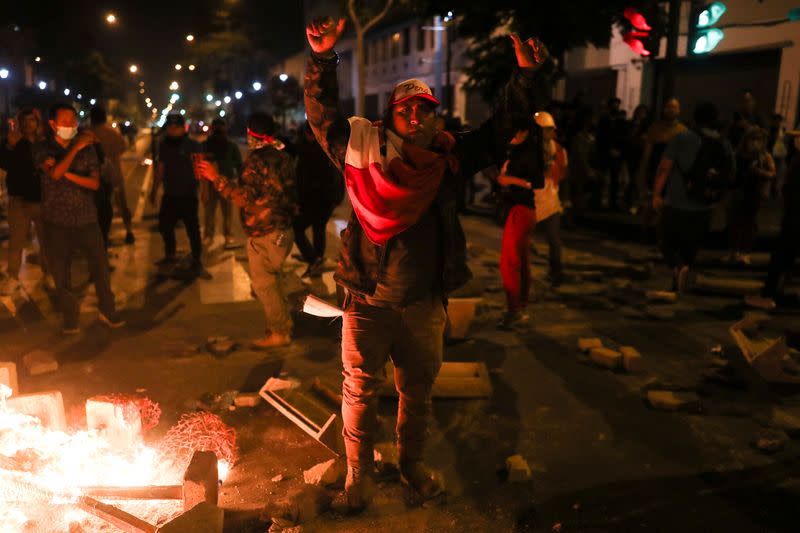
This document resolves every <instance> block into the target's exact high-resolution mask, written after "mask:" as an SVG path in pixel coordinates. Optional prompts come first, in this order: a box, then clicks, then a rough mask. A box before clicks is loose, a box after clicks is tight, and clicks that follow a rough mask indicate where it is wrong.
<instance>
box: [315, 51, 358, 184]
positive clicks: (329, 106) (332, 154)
mask: <svg viewBox="0 0 800 533" xmlns="http://www.w3.org/2000/svg"><path fill="white" fill-rule="evenodd" d="M303 96H304V102H305V107H306V115H307V117H308V124H309V126H310V127H311V130H312V131H313V132H314V136H315V137H316V139H317V142H318V143H319V145H320V146H321V147H322V149H323V150H324V151H325V153H326V154H327V155H328V157H329V158H330V160H331V161H332V162H333V164H334V165H336V168H337V169H339V172H344V156H345V152H346V150H347V143H348V140H349V138H350V123H349V122H348V121H347V119H346V118H344V117H342V115H341V113H340V111H339V84H338V82H337V78H336V64H335V63H331V62H329V61H324V60H321V59H319V58H318V57H316V56H315V55H314V54H313V53H312V54H311V57H309V59H308V63H307V65H306V75H305V79H304V87H303Z"/></svg>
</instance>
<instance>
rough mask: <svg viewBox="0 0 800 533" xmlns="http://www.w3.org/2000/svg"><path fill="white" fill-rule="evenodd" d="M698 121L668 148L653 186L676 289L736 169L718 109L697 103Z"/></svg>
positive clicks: (686, 279)
mask: <svg viewBox="0 0 800 533" xmlns="http://www.w3.org/2000/svg"><path fill="white" fill-rule="evenodd" d="M694 123H695V130H687V131H684V132H682V133H679V134H678V135H676V136H675V137H674V138H673V139H672V140H671V141H670V142H669V144H668V145H667V146H666V148H665V149H664V154H663V156H662V158H661V163H660V164H659V166H658V172H657V173H656V181H655V184H654V186H653V209H654V210H655V211H663V212H662V213H661V225H662V235H661V238H662V241H661V250H662V253H663V254H664V259H665V260H666V262H667V265H668V266H669V267H670V268H671V269H672V290H673V291H675V292H676V293H678V294H680V293H682V292H684V291H685V290H686V288H687V286H688V283H689V274H690V269H691V268H693V267H694V263H695V259H696V258H697V252H698V251H699V249H700V245H701V244H702V242H703V239H704V238H705V235H706V233H707V232H708V227H709V223H710V219H711V210H712V208H713V207H714V205H715V202H716V201H718V199H719V198H720V197H721V196H722V194H724V192H725V188H726V187H730V185H725V184H730V183H732V182H733V179H734V178H733V176H734V174H735V159H734V154H733V149H732V148H731V146H730V143H728V142H727V140H725V139H724V138H723V137H722V136H721V135H720V133H719V115H718V113H717V108H716V107H715V106H714V105H713V104H711V103H710V102H707V103H702V104H699V105H698V106H697V108H696V109H695V112H694ZM712 178H713V179H712ZM695 191H697V192H695ZM665 192H666V194H664V193H665ZM709 198H710V199H709Z"/></svg>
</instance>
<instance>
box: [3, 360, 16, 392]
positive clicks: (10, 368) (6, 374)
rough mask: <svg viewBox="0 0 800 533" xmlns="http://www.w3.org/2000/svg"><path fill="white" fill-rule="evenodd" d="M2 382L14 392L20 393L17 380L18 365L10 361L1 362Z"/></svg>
mask: <svg viewBox="0 0 800 533" xmlns="http://www.w3.org/2000/svg"><path fill="white" fill-rule="evenodd" d="M0 384H1V385H5V386H6V387H8V388H9V389H11V392H13V393H14V394H19V381H18V380H17V365H16V364H15V363H12V362H10V361H3V362H0Z"/></svg>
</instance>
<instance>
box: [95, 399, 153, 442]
mask: <svg viewBox="0 0 800 533" xmlns="http://www.w3.org/2000/svg"><path fill="white" fill-rule="evenodd" d="M86 427H88V428H89V429H91V430H95V431H97V432H98V433H99V434H100V435H101V436H102V437H103V438H105V439H106V440H107V441H108V442H109V444H111V446H112V447H114V448H119V449H127V448H130V447H132V446H136V445H139V444H141V443H142V439H143V437H142V416H141V411H140V408H139V405H138V404H137V403H136V402H134V401H133V400H120V401H113V400H112V399H107V398H102V397H95V398H89V399H88V400H86Z"/></svg>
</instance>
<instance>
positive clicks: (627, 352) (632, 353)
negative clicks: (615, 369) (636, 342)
mask: <svg viewBox="0 0 800 533" xmlns="http://www.w3.org/2000/svg"><path fill="white" fill-rule="evenodd" d="M619 351H620V353H621V354H622V366H623V367H624V368H625V370H626V371H627V372H641V370H642V354H640V353H639V350H637V349H636V348H634V347H633V346H621V347H620V349H619Z"/></svg>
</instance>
